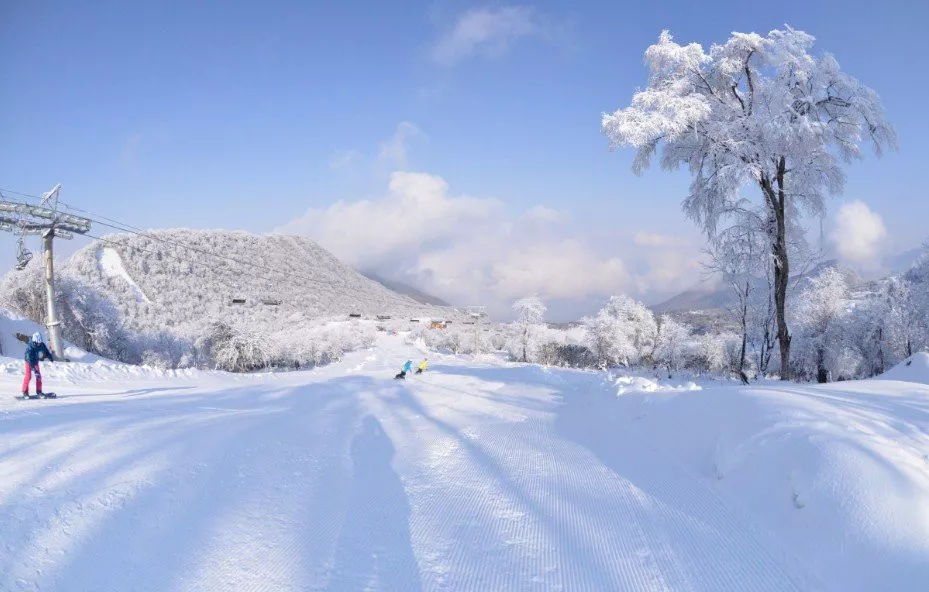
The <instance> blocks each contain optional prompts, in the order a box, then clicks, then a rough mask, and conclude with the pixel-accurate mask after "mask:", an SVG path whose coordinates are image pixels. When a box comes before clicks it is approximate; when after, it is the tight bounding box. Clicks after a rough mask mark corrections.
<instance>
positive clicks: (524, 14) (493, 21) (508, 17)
mask: <svg viewBox="0 0 929 592" xmlns="http://www.w3.org/2000/svg"><path fill="white" fill-rule="evenodd" d="M540 32H541V28H540V26H539V24H538V21H537V19H536V15H535V12H534V11H533V9H532V8H530V7H528V6H501V7H499V8H474V9H471V10H468V11H466V12H464V13H463V14H461V15H460V16H459V17H458V19H457V20H456V21H455V24H454V26H453V27H452V28H451V29H450V30H448V31H446V32H445V34H444V35H442V37H441V38H440V39H439V40H438V41H437V42H436V43H435V45H434V46H433V48H432V59H433V60H434V61H435V62H437V63H439V64H443V65H452V64H456V63H458V62H460V61H462V60H465V59H467V58H470V57H472V56H475V55H485V56H493V55H500V54H502V53H505V52H506V50H507V49H509V47H510V45H511V44H512V43H513V42H514V41H516V40H517V39H520V38H522V37H527V36H529V35H533V34H538V33H540Z"/></svg>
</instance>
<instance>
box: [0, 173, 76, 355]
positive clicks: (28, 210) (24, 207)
mask: <svg viewBox="0 0 929 592" xmlns="http://www.w3.org/2000/svg"><path fill="white" fill-rule="evenodd" d="M60 191H61V183H59V184H57V185H55V186H54V187H53V188H52V189H51V190H50V191H47V192H46V193H45V194H44V195H42V199H41V201H40V202H39V205H37V206H34V205H31V204H26V203H22V202H18V201H8V200H6V198H5V197H3V196H2V195H0V230H6V231H7V232H13V233H16V234H19V235H20V250H19V253H18V254H17V259H18V260H19V261H20V262H23V261H25V262H26V263H28V260H29V259H30V258H31V257H32V254H31V253H29V252H28V251H27V250H25V248H24V247H23V246H22V237H23V236H24V235H27V234H33V235H39V236H41V237H42V250H43V255H44V256H43V259H44V262H45V301H46V305H47V307H48V315H47V316H48V318H47V319H46V326H47V327H48V338H49V341H50V342H51V346H52V354H54V356H55V357H56V358H57V359H64V348H63V346H62V343H61V326H60V322H59V321H58V315H57V314H56V313H55V261H54V257H53V244H52V241H53V239H54V238H55V237H56V236H57V237H58V238H63V239H71V238H74V235H75V234H86V233H87V232H89V231H90V220H88V219H87V218H82V217H80V216H75V215H73V214H66V213H64V212H59V211H58V194H59V192H60ZM22 266H23V267H25V264H22Z"/></svg>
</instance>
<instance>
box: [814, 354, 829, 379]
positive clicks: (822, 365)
mask: <svg viewBox="0 0 929 592" xmlns="http://www.w3.org/2000/svg"><path fill="white" fill-rule="evenodd" d="M816 382H818V383H820V384H824V383H826V382H829V372H828V371H826V354H825V352H823V350H822V348H819V349H817V350H816Z"/></svg>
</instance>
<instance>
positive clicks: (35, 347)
mask: <svg viewBox="0 0 929 592" xmlns="http://www.w3.org/2000/svg"><path fill="white" fill-rule="evenodd" d="M39 356H44V357H46V358H48V360H49V361H50V362H54V361H55V357H54V356H53V355H52V352H50V351H48V348H47V347H45V343H43V342H42V334H41V333H38V332H36V333H33V334H32V339H30V340H29V343H28V344H27V345H26V354H25V355H24V356H23V358H24V359H25V360H26V376H25V377H23V396H24V397H28V396H29V381H30V380H32V373H33V372H35V392H36V394H37V395H42V394H43V393H42V372H41V371H40V370H39Z"/></svg>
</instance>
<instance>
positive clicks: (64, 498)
mask: <svg viewBox="0 0 929 592" xmlns="http://www.w3.org/2000/svg"><path fill="white" fill-rule="evenodd" d="M421 356H422V353H421V352H419V351H417V350H416V349H415V348H413V347H411V346H407V345H404V343H403V338H402V336H400V337H390V336H382V337H381V338H380V340H379V342H378V343H377V345H376V347H374V348H372V349H370V350H367V351H360V352H355V353H353V354H350V355H348V356H347V357H346V359H345V360H344V361H342V362H340V363H337V364H333V365H330V366H327V367H323V368H318V369H316V370H313V371H307V372H294V373H277V374H254V375H228V374H222V373H213V372H195V371H188V372H162V371H156V370H150V369H145V368H138V367H129V366H121V365H117V364H112V363H110V362H105V361H99V360H98V361H96V362H93V363H88V364H71V365H67V366H66V365H63V364H47V365H46V366H45V371H44V374H45V379H46V383H47V384H48V387H49V388H50V389H54V390H56V391H58V393H59V394H60V395H61V398H60V399H58V400H36V401H17V400H15V399H13V398H12V395H13V394H15V393H16V392H17V391H18V388H19V384H18V381H19V376H18V375H17V374H16V373H15V366H16V363H17V362H16V361H13V360H10V361H9V365H8V366H4V368H9V370H7V371H5V372H2V373H0V382H2V383H3V384H4V385H5V387H6V392H7V393H9V395H11V396H9V397H5V398H2V399H0V590H4V591H6V590H68V591H71V590H119V591H126V590H208V591H209V590H391V591H393V590H420V589H422V590H477V591H488V590H572V591H573V590H597V591H602V590H630V591H639V590H644V591H650V590H688V591H690V590H706V591H721V590H739V591H745V590H748V591H754V590H803V591H806V590H835V591H847V590H895V591H901V590H914V591H915V590H926V584H927V582H929V434H927V433H929V386H927V385H926V384H924V383H920V382H911V381H912V380H914V379H917V378H918V376H916V377H914V376H912V375H902V374H901V375H899V376H895V377H894V375H893V373H891V375H892V376H891V378H892V379H887V380H871V381H862V382H848V383H838V384H832V385H827V386H814V385H806V384H790V383H788V384H780V383H768V384H761V385H752V386H750V387H741V386H736V385H734V384H721V383H710V382H706V383H703V384H701V385H700V386H702V389H695V388H693V387H691V386H690V385H688V384H687V383H686V381H683V382H674V381H670V382H668V385H670V388H661V387H664V386H667V385H663V384H660V383H661V381H658V384H649V382H650V381H649V380H647V379H645V378H642V377H639V378H637V379H635V380H625V381H620V383H619V384H617V383H616V378H617V377H615V376H614V377H612V378H609V377H606V376H604V375H603V374H599V373H593V372H580V371H570V370H549V369H543V368H539V367H535V366H521V365H514V364H509V363H505V362H502V361H494V360H486V361H481V362H480V363H476V362H474V361H472V360H470V359H466V358H456V357H434V356H430V358H431V359H430V361H431V364H432V365H431V368H430V370H429V371H428V372H427V373H426V374H424V375H422V376H413V377H411V378H410V379H409V380H407V381H395V380H393V379H392V376H393V374H394V373H395V372H396V371H397V369H398V368H399V366H400V365H401V364H402V362H403V361H404V360H405V359H407V358H412V359H413V360H414V361H416V360H418V359H419V358H420V357H421ZM914 363H915V362H914ZM920 363H922V362H920ZM927 368H929V367H927ZM925 370H926V369H924V371H925ZM901 372H902V370H901ZM911 374H912V373H911ZM924 377H925V378H929V371H925V376H924ZM652 382H654V381H652ZM695 386H696V385H695ZM619 391H621V392H622V394H619Z"/></svg>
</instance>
